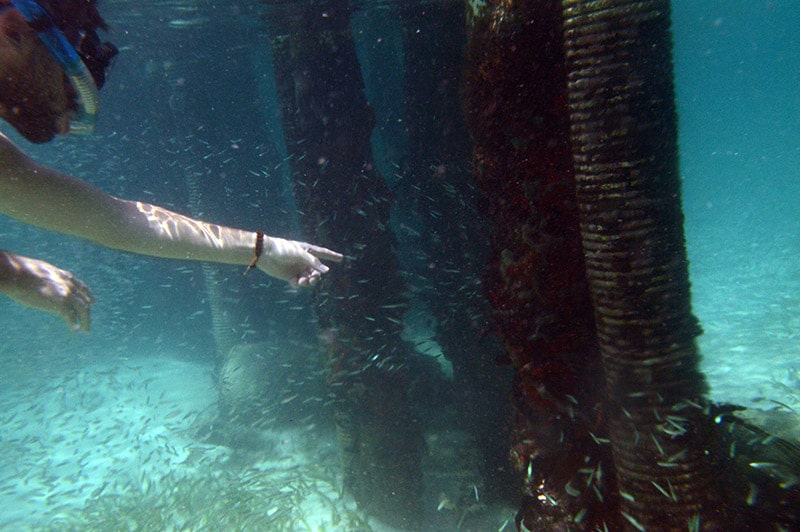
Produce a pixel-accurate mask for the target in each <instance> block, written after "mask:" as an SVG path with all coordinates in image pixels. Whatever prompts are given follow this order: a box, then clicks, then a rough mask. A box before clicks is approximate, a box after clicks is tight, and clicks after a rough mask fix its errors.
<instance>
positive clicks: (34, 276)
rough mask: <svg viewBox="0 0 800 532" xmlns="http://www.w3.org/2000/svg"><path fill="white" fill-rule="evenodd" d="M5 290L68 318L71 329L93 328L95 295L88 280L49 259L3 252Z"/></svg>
mask: <svg viewBox="0 0 800 532" xmlns="http://www.w3.org/2000/svg"><path fill="white" fill-rule="evenodd" d="M0 285H1V286H2V288H3V292H5V293H6V294H8V295H9V296H11V297H12V298H14V299H16V300H17V301H19V302H20V303H22V304H24V305H28V306H30V307H33V308H37V309H39V310H44V311H47V312H52V313H53V314H57V315H59V316H61V317H62V318H64V321H66V322H67V325H68V326H69V328H70V330H71V331H73V332H75V331H88V330H89V308H90V307H91V305H92V304H93V303H94V297H92V294H91V293H90V292H89V287H88V286H86V283H84V282H83V281H81V280H80V279H78V278H77V277H75V276H74V275H72V274H71V273H70V272H68V271H66V270H62V269H61V268H57V267H55V266H53V265H52V264H49V263H47V262H44V261H41V260H36V259H31V258H28V257H22V256H19V255H14V254H11V253H7V252H0Z"/></svg>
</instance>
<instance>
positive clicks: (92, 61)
mask: <svg viewBox="0 0 800 532" xmlns="http://www.w3.org/2000/svg"><path fill="white" fill-rule="evenodd" d="M38 3H39V5H41V6H42V7H43V8H44V9H46V10H47V12H48V13H49V14H50V17H51V18H52V19H53V22H54V23H55V25H56V26H58V29H60V30H61V31H62V32H63V33H64V36H65V37H66V38H67V40H68V41H69V42H70V44H71V45H72V46H73V47H74V48H75V51H76V52H78V55H79V56H80V57H81V60H83V63H84V64H85V65H86V68H88V69H89V72H90V73H91V74H92V78H94V82H95V85H97V88H98V89H99V88H100V87H102V86H103V83H105V81H106V68H108V65H109V64H110V63H111V59H113V58H114V56H115V55H117V54H118V53H119V50H118V49H117V47H116V46H114V45H113V44H111V43H110V42H107V41H106V42H102V41H101V40H100V37H99V36H98V35H97V30H98V28H99V29H101V30H105V29H107V26H106V23H105V21H104V20H103V17H101V16H100V12H99V11H98V10H97V2H96V1H95V0H39V2H38Z"/></svg>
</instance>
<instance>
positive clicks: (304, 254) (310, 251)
mask: <svg viewBox="0 0 800 532" xmlns="http://www.w3.org/2000/svg"><path fill="white" fill-rule="evenodd" d="M343 258H344V257H343V256H342V254H341V253H336V252H335V251H331V250H330V249H327V248H323V247H320V246H314V245H312V244H306V243H305V242H297V241H295V240H284V239H283V238H275V237H265V239H264V252H263V254H262V255H261V259H260V260H259V261H258V268H259V269H260V270H261V271H263V272H266V273H267V274H268V275H271V276H272V277H277V278H278V279H283V280H284V281H287V282H288V283H289V284H291V285H292V286H294V287H298V286H311V285H313V284H315V283H316V282H317V281H319V280H320V277H322V274H323V273H326V272H327V271H328V267H327V266H325V265H324V264H322V262H321V261H320V259H324V260H330V261H333V262H341V261H342V259H343Z"/></svg>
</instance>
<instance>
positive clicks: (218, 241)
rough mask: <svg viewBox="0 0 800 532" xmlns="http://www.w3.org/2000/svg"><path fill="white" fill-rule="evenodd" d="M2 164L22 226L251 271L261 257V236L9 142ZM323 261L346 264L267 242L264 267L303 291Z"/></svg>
mask: <svg viewBox="0 0 800 532" xmlns="http://www.w3.org/2000/svg"><path fill="white" fill-rule="evenodd" d="M0 162H2V163H3V166H2V168H0V212H2V213H4V214H7V215H8V216H11V217H13V218H16V219H17V220H20V221H22V222H25V223H28V224H31V225H35V226H38V227H42V228H44V229H50V230H53V231H58V232H60V233H65V234H69V235H74V236H78V237H81V238H85V239H88V240H91V241H92V242H96V243H97V244H100V245H102V246H105V247H109V248H114V249H120V250H123V251H130V252H133V253H141V254H144V255H150V256H153V257H164V258H176V259H191V260H203V261H211V262H219V263H226V264H239V265H242V266H247V265H248V264H250V263H251V262H252V260H253V257H254V255H255V250H256V244H257V233H255V232H252V231H243V230H240V229H233V228H230V227H224V226H220V225H215V224H210V223H206V222H202V221H200V220H194V219H192V218H189V217H187V216H183V215H181V214H177V213H174V212H171V211H168V210H166V209H163V208H161V207H158V206H156V205H151V204H148V203H142V202H136V201H127V200H122V199H119V198H115V197H113V196H110V195H108V194H106V193H104V192H103V191H101V190H100V189H98V188H96V187H94V186H92V185H90V184H88V183H85V182H83V181H81V180H79V179H76V178H73V177H70V176H68V175H66V174H63V173H61V172H58V171H56V170H53V169H51V168H47V167H46V166H42V165H40V164H38V163H36V162H35V161H33V160H32V159H30V158H29V157H28V156H27V155H25V154H24V153H22V151H20V150H19V149H18V148H17V147H16V146H14V145H13V144H12V143H11V142H10V141H9V140H8V139H7V138H5V137H3V136H2V135H0ZM320 259H324V260H331V261H335V262H339V261H341V260H342V255H341V254H339V253H336V252H334V251H331V250H329V249H326V248H322V247H318V246H313V245H311V244H306V243H304V242H296V241H290V240H284V239H281V238H275V237H269V236H265V237H264V240H263V251H262V253H261V256H260V259H259V261H258V267H259V268H260V269H261V270H263V271H265V272H266V273H268V274H270V275H272V276H274V277H278V278H280V279H283V280H285V281H287V282H289V283H291V284H292V285H294V286H303V285H309V284H313V283H314V282H316V281H317V280H318V279H319V277H320V275H321V274H323V273H325V272H326V271H328V268H327V266H325V265H324V264H322V262H321V261H320Z"/></svg>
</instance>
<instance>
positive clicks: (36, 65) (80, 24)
mask: <svg viewBox="0 0 800 532" xmlns="http://www.w3.org/2000/svg"><path fill="white" fill-rule="evenodd" d="M97 28H103V29H104V28H105V25H104V22H103V20H102V18H101V17H100V14H99V13H98V11H97V8H96V6H95V3H94V2H92V1H87V0H49V1H39V2H36V1H34V0H0V117H2V118H3V119H4V120H6V121H7V122H8V123H10V124H11V125H12V126H14V128H15V129H16V130H17V131H19V132H20V133H21V134H22V135H23V136H24V137H25V138H26V139H28V140H30V141H31V142H37V143H41V142H48V141H49V140H51V139H52V138H53V137H54V136H55V135H57V134H67V133H69V132H70V131H73V132H88V131H91V130H92V129H93V127H94V117H95V115H96V113H97V90H98V89H99V88H100V87H101V86H102V85H103V82H104V81H105V69H106V68H107V66H108V64H109V62H110V61H111V59H112V58H113V56H114V55H116V53H117V49H116V48H115V47H114V45H112V44H110V43H104V42H101V41H100V39H99V38H98V36H97V33H96V29H97ZM0 213H2V214H6V215H8V216H11V217H12V218H15V219H17V220H20V221H22V222H25V223H28V224H31V225H35V226H37V227H41V228H44V229H49V230H53V231H58V232H60V233H64V234H68V235H73V236H78V237H81V238H85V239H87V240H90V241H92V242H95V243H97V244H100V245H102V246H105V247H109V248H114V249H119V250H123V251H129V252H133V253H141V254H144V255H150V256H153V257H164V258H176V259H191V260H202V261H210V262H218V263H226V264H239V265H242V266H244V267H246V270H245V272H247V271H249V270H250V269H253V268H258V269H260V270H262V271H263V272H266V273H267V274H268V275H271V276H273V277H276V278H278V279H282V280H284V281H287V282H289V283H290V284H291V285H293V286H310V285H313V284H314V283H316V282H317V281H318V280H319V279H320V276H321V275H322V274H323V273H325V272H327V271H328V267H327V266H325V265H324V264H322V262H321V261H320V259H323V260H330V261H334V262H339V261H341V260H342V255H341V254H339V253H336V252H335V251H331V250H329V249H326V248H323V247H319V246H314V245H311V244H306V243H304V242H297V241H292V240H284V239H281V238H275V237H272V236H267V235H265V234H264V233H262V232H260V231H258V232H254V231H244V230H240V229H234V228H229V227H223V226H219V225H214V224H210V223H206V222H203V221H200V220H194V219H191V218H189V217H186V216H183V215H181V214H177V213H174V212H170V211H168V210H166V209H163V208H161V207H158V206H156V205H150V204H148V203H142V202H136V201H126V200H122V199H119V198H115V197H113V196H110V195H108V194H106V193H104V192H102V191H101V190H100V189H98V188H96V187H94V186H92V185H90V184H88V183H85V182H83V181H81V180H79V179H76V178H74V177H70V176H68V175H65V174H63V173H61V172H58V171H56V170H53V169H50V168H47V167H45V166H42V165H39V164H37V163H36V162H35V161H33V160H32V159H31V158H29V157H28V156H27V155H25V154H24V153H23V152H22V151H21V150H20V149H19V148H17V147H16V146H15V145H14V144H13V143H12V142H11V141H10V140H9V139H8V138H7V137H6V136H5V135H3V134H2V133H0ZM0 292H2V293H4V294H6V295H8V296H10V297H12V298H13V299H15V300H17V301H19V302H20V303H23V304H26V305H28V306H32V307H34V308H38V309H41V310H45V311H48V312H52V313H54V314H57V315H59V316H61V317H62V318H64V320H65V321H66V322H67V325H68V326H69V327H70V329H71V330H73V331H78V330H80V331H87V330H88V329H89V309H90V306H91V304H92V303H94V298H93V297H92V295H91V293H90V292H89V289H88V287H87V286H86V284H85V283H83V282H82V281H80V280H79V279H77V278H76V277H74V276H73V275H72V274H71V273H70V272H68V271H66V270H62V269H60V268H57V267H55V266H53V265H52V264H48V263H46V262H43V261H40V260H36V259H31V258H27V257H22V256H19V255H15V254H12V253H8V252H4V251H0Z"/></svg>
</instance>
